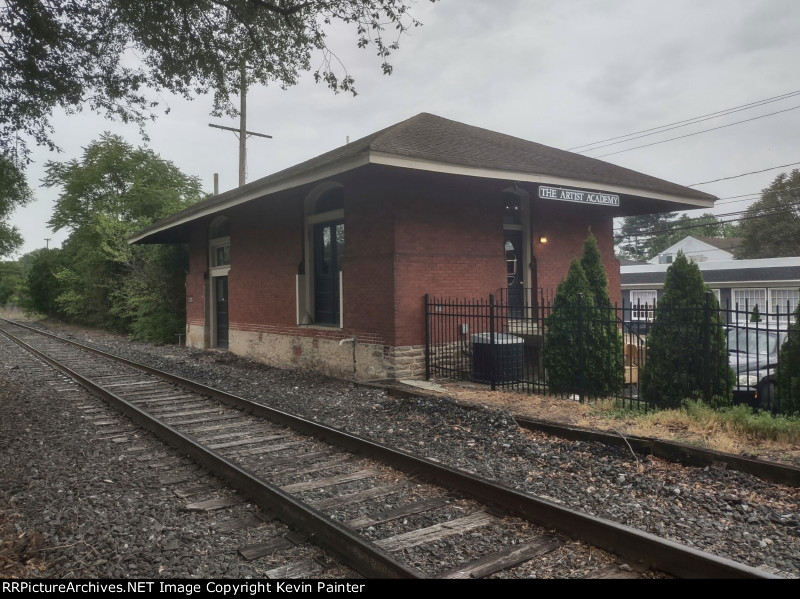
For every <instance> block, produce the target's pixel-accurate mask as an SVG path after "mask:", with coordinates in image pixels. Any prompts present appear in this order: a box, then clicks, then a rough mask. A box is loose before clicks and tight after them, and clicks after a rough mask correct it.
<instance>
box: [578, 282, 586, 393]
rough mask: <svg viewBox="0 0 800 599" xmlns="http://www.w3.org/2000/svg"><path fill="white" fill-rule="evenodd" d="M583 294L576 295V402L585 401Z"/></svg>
mask: <svg viewBox="0 0 800 599" xmlns="http://www.w3.org/2000/svg"><path fill="white" fill-rule="evenodd" d="M583 300H584V297H583V294H582V293H579V294H578V386H579V389H578V400H579V401H580V403H585V401H586V347H585V344H584V343H583V337H584V331H583Z"/></svg>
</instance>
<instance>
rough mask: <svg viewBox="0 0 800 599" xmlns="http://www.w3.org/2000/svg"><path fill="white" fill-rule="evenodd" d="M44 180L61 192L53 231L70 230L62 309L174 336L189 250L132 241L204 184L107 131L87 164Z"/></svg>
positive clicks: (60, 276)
mask: <svg viewBox="0 0 800 599" xmlns="http://www.w3.org/2000/svg"><path fill="white" fill-rule="evenodd" d="M44 182H45V184H46V185H48V186H52V187H59V188H60V189H61V193H60V195H59V197H58V200H57V202H56V207H55V210H54V212H53V216H52V218H51V219H50V221H49V224H50V226H51V227H53V229H54V230H59V229H61V228H67V229H69V230H70V235H69V237H68V238H67V239H66V240H65V242H64V243H63V245H62V249H61V256H60V267H59V268H58V270H57V272H56V273H55V276H56V279H57V286H58V290H59V293H58V296H57V297H56V300H55V301H56V308H57V310H58V311H59V312H60V313H62V314H63V315H64V316H66V317H67V318H69V319H70V320H73V321H75V322H80V323H84V324H89V325H93V326H101V327H106V328H110V329H112V330H116V331H120V332H133V333H134V334H136V335H137V336H139V337H142V338H146V339H148V340H154V341H166V340H169V339H171V338H172V339H174V337H173V335H174V334H175V333H177V332H179V331H180V330H181V327H182V323H183V314H182V312H181V311H182V310H183V308H184V305H183V292H184V289H183V284H184V283H183V279H184V274H185V269H186V265H187V258H186V251H185V249H182V248H178V249H169V248H160V247H154V246H147V247H131V246H129V245H128V244H127V243H126V239H127V237H128V236H130V235H131V234H132V233H134V232H135V231H137V230H140V229H141V228H143V227H145V226H147V225H148V224H150V223H151V222H153V221H154V220H156V219H158V218H161V217H163V216H166V215H167V214H170V213H172V212H175V211H177V210H179V209H181V208H184V207H186V206H188V205H189V204H191V203H193V202H195V201H197V200H198V199H200V196H201V191H200V183H199V181H198V180H197V179H196V178H194V177H189V176H187V175H184V174H183V173H182V172H181V171H180V170H178V168H177V167H175V166H174V165H173V164H172V163H170V162H167V161H165V160H162V159H161V158H160V157H159V156H158V155H157V154H155V153H154V152H152V151H151V150H147V149H144V148H134V147H132V146H131V145H130V144H127V143H125V142H124V141H123V140H122V139H121V138H119V137H118V136H114V135H109V134H105V135H103V136H102V137H101V138H100V140H98V141H96V142H93V143H92V144H90V145H89V146H88V147H87V148H85V150H84V152H83V156H82V158H81V160H70V161H68V162H63V163H59V162H50V163H48V164H47V175H46V177H45V179H44ZM176 297H180V298H181V299H180V301H176V299H175V298H176Z"/></svg>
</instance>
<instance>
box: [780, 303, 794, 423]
mask: <svg viewBox="0 0 800 599" xmlns="http://www.w3.org/2000/svg"><path fill="white" fill-rule="evenodd" d="M776 374H777V386H776V389H777V394H778V401H779V402H780V411H781V412H782V413H783V414H800V304H798V306H797V309H795V311H794V322H793V323H791V324H790V325H789V338H788V339H787V340H786V343H784V344H783V347H782V348H781V351H780V354H779V356H778V368H777V373H776Z"/></svg>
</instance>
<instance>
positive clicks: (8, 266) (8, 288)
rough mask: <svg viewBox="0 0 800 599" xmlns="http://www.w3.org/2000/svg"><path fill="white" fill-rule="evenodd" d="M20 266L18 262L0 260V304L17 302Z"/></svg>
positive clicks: (20, 283) (20, 278)
mask: <svg viewBox="0 0 800 599" xmlns="http://www.w3.org/2000/svg"><path fill="white" fill-rule="evenodd" d="M21 285H22V266H21V265H20V263H19V262H0V306H7V305H9V304H17V303H19V291H20V287H21Z"/></svg>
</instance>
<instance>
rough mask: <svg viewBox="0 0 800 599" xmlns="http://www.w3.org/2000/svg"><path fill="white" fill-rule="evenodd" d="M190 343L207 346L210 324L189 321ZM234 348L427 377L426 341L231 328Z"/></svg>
mask: <svg viewBox="0 0 800 599" xmlns="http://www.w3.org/2000/svg"><path fill="white" fill-rule="evenodd" d="M186 345H187V346H189V347H196V348H204V347H207V335H206V333H205V327H203V326H202V325H197V324H188V325H187V326H186ZM228 346H229V347H228V349H229V351H231V352H232V353H234V354H237V355H239V356H245V357H248V358H252V359H253V360H256V361H258V362H263V363H265V364H269V365H270V366H277V367H279V368H289V369H296V370H313V371H315V372H321V373H323V374H327V375H331V376H336V377H341V378H348V379H357V380H377V379H395V380H396V379H420V378H423V377H424V376H425V346H424V345H411V346H405V347H389V346H385V345H379V344H375V343H365V342H363V341H358V339H356V341H355V342H354V341H352V340H351V339H326V338H324V337H311V336H308V335H307V334H306V335H279V334H275V333H266V332H259V331H242V330H237V329H230V330H229V331H228Z"/></svg>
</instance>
